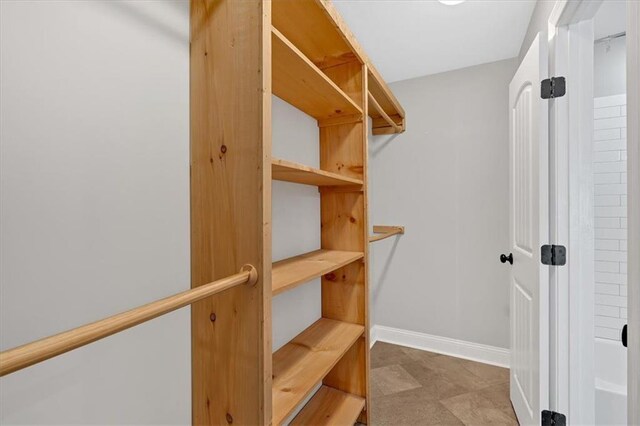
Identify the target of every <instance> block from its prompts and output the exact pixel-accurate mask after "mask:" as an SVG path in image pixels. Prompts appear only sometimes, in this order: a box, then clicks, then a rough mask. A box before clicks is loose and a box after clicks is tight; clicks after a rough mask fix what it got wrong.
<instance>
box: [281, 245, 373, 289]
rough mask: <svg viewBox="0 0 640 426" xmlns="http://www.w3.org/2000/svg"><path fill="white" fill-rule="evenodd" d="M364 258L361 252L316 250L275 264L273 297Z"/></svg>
mask: <svg viewBox="0 0 640 426" xmlns="http://www.w3.org/2000/svg"><path fill="white" fill-rule="evenodd" d="M363 257H364V253H361V252H354V251H339V250H316V251H312V252H310V253H305V254H301V255H300V256H296V257H290V258H289V259H285V260H281V261H279V262H275V263H274V264H273V268H272V271H271V283H272V288H273V295H274V296H275V295H277V294H280V293H282V292H284V291H287V290H290V289H292V288H294V287H296V286H298V285H300V284H302V283H304V282H307V281H309V280H311V279H313V278H317V277H320V276H322V275H324V274H328V273H329V272H331V271H335V270H336V269H338V268H341V267H343V266H345V265H348V264H349V263H351V262H354V261H356V260H358V259H362V258H363Z"/></svg>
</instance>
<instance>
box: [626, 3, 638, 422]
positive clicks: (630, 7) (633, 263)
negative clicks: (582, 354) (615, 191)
mask: <svg viewBox="0 0 640 426" xmlns="http://www.w3.org/2000/svg"><path fill="white" fill-rule="evenodd" d="M639 75H640V3H639V2H627V111H628V113H627V153H628V156H627V157H628V163H627V168H628V169H627V172H628V176H629V179H628V182H629V183H628V185H629V186H628V191H627V192H628V200H629V202H628V206H629V207H628V208H629V210H628V216H629V231H628V232H629V242H628V243H629V263H628V264H629V270H628V283H627V286H628V299H627V300H628V301H629V308H628V314H629V315H628V320H627V324H628V328H629V330H628V333H627V335H628V336H629V338H628V340H629V345H628V352H627V359H628V371H629V376H628V377H629V379H628V385H627V386H628V389H627V395H628V397H627V401H628V410H627V411H628V412H627V420H628V422H629V424H632V425H633V424H635V425H637V424H640V82H639V81H638V76H639Z"/></svg>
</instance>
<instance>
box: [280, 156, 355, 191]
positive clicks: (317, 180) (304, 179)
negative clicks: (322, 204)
mask: <svg viewBox="0 0 640 426" xmlns="http://www.w3.org/2000/svg"><path fill="white" fill-rule="evenodd" d="M271 174H272V176H273V179H274V180H283V181H286V182H293V183H301V184H304V185H315V186H354V185H355V186H359V187H362V181H361V180H359V179H353V178H350V177H346V176H342V175H339V174H337V173H332V172H325V171H324V170H320V169H314V168H313V167H309V166H305V165H303V164H298V163H293V162H291V161H286V160H279V159H277V158H274V159H273V160H272V162H271Z"/></svg>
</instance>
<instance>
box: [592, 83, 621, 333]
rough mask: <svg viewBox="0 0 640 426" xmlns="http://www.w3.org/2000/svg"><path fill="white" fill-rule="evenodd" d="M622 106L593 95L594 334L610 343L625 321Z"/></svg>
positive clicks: (613, 98)
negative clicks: (608, 340) (609, 340)
mask: <svg viewBox="0 0 640 426" xmlns="http://www.w3.org/2000/svg"><path fill="white" fill-rule="evenodd" d="M626 105H627V102H626V95H624V94H623V95H615V96H605V97H599V98H595V99H594V118H595V119H594V142H593V149H594V152H593V170H594V192H595V198H594V202H595V208H594V214H595V219H594V228H595V303H596V305H595V326H596V328H595V336H596V337H600V338H604V339H611V340H615V341H619V340H620V331H621V330H622V327H623V326H624V324H626V322H627V319H626V318H627V141H626V137H627V122H626V119H627V117H626V115H627V113H626V111H627V107H626Z"/></svg>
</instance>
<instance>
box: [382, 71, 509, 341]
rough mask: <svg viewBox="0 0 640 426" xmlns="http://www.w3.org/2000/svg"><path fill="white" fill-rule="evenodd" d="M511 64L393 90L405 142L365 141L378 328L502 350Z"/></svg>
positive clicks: (506, 318) (398, 138) (505, 337)
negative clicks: (391, 234) (392, 231)
mask: <svg viewBox="0 0 640 426" xmlns="http://www.w3.org/2000/svg"><path fill="white" fill-rule="evenodd" d="M516 65H517V61H516V59H515V58H514V59H509V60H505V61H500V62H494V63H490V64H485V65H479V66H475V67H470V68H465V69H461V70H456V71H451V72H446V73H442V74H436V75H431V76H426V77H421V78H416V79H411V80H405V81H401V82H397V83H393V84H391V89H392V90H393V92H394V93H395V94H396V95H397V97H398V99H399V100H400V102H401V103H402V105H403V106H404V108H405V109H406V113H407V131H406V132H405V133H403V134H401V135H397V136H377V137H373V138H372V139H371V140H370V143H369V145H370V175H371V191H370V194H371V195H370V198H371V219H370V223H371V224H389V225H394V224H398V225H404V226H406V234H405V235H403V236H402V237H400V238H397V239H395V240H384V241H382V242H379V243H376V244H373V245H372V266H371V270H372V279H371V288H372V292H373V294H372V298H373V304H374V310H375V312H374V318H375V324H377V325H383V326H388V327H395V328H401V329H407V330H412V331H417V332H421V333H427V334H432V335H437V336H444V337H449V338H454V339H461V340H464V341H469V342H476V343H481V344H486V345H492V346H496V347H501V348H508V347H509V286H508V272H509V269H508V267H507V266H505V265H503V264H501V263H500V262H499V260H498V257H499V255H500V253H503V252H505V251H507V250H508V248H509V244H508V220H509V218H508V85H509V82H510V81H511V78H512V77H513V74H514V72H515V69H516Z"/></svg>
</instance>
